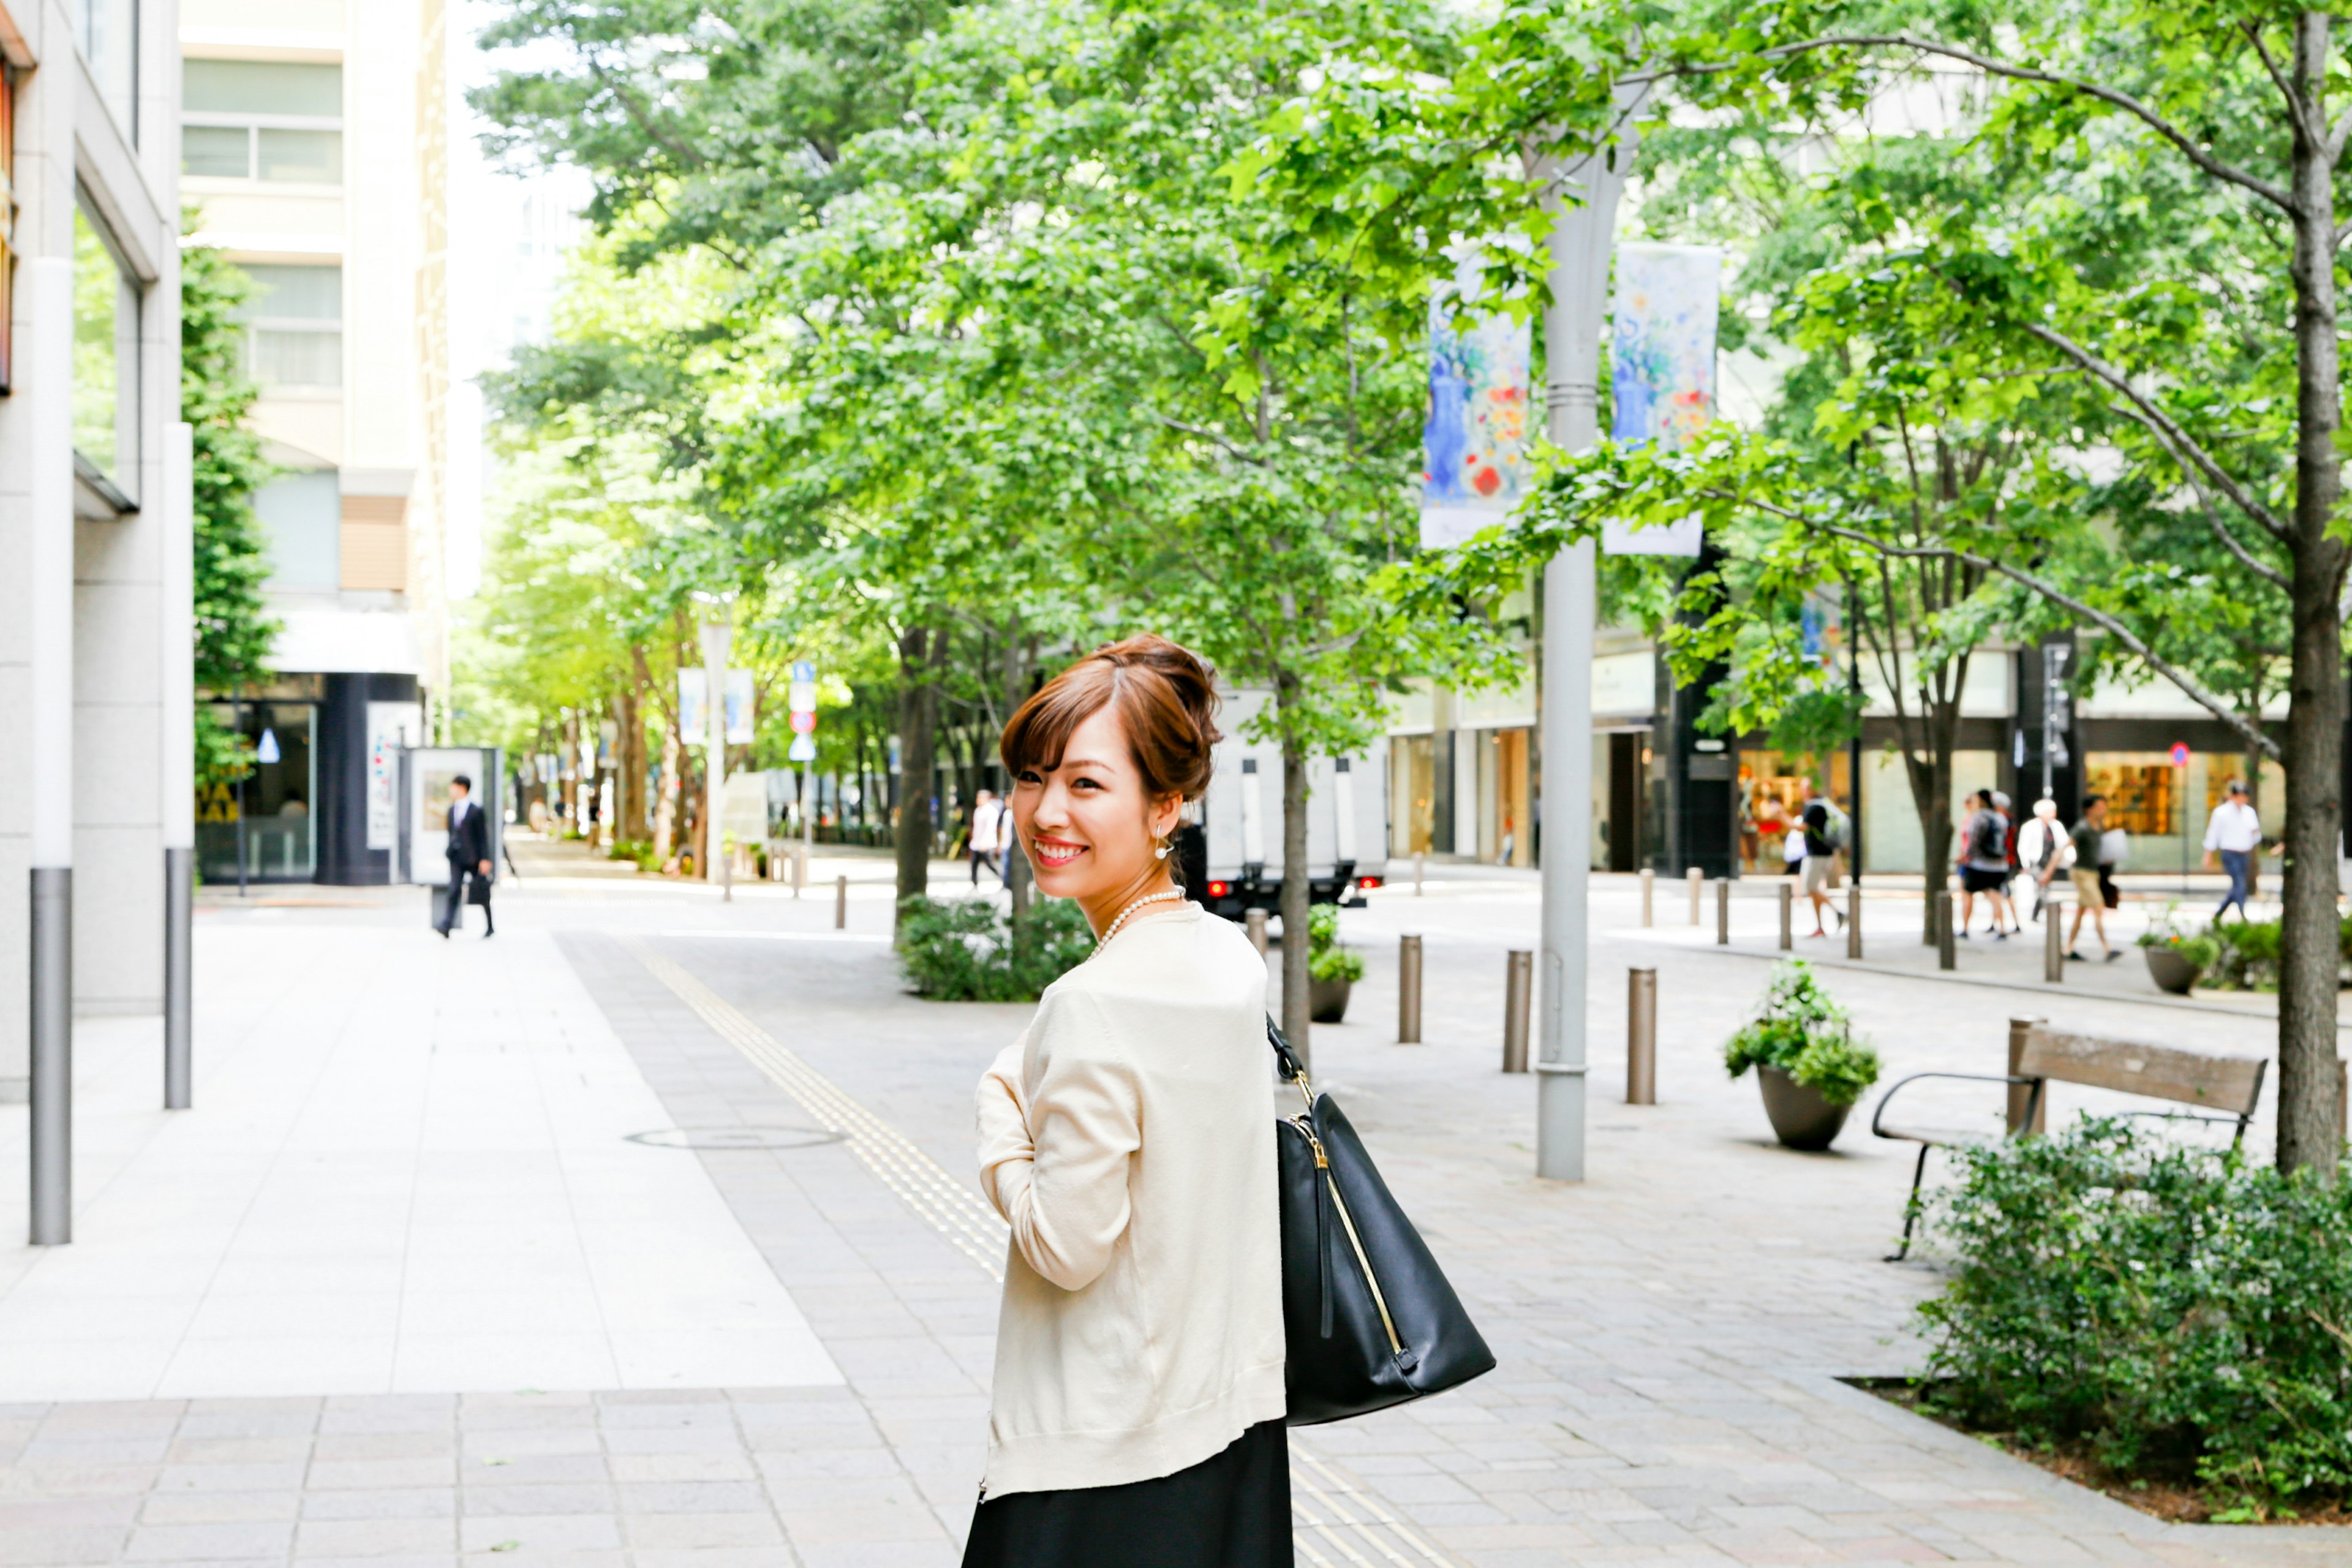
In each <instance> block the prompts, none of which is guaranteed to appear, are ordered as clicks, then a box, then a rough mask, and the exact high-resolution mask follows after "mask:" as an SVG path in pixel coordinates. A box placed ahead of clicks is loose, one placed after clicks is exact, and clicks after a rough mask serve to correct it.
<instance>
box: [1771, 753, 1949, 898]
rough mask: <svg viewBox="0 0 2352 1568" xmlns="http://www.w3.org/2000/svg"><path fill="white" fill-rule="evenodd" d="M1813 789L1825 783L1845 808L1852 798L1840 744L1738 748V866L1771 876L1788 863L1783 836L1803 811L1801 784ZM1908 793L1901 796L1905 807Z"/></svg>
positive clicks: (1849, 764) (1848, 761) (1849, 763)
mask: <svg viewBox="0 0 2352 1568" xmlns="http://www.w3.org/2000/svg"><path fill="white" fill-rule="evenodd" d="M1809 784H1810V785H1811V787H1812V789H1813V790H1814V792H1815V793H1816V794H1818V793H1819V792H1820V791H1821V790H1822V787H1823V785H1825V784H1826V785H1827V787H1828V791H1829V796H1830V799H1831V800H1832V801H1834V802H1838V803H1840V809H1841V810H1843V811H1846V812H1849V813H1850V812H1851V811H1852V809H1853V756H1852V754H1851V753H1850V752H1847V751H1846V750H1844V749H1843V748H1840V749H1839V750H1837V751H1834V752H1827V753H1824V754H1822V755H1819V756H1812V755H1807V754H1806V753H1803V752H1771V751H1749V750H1748V749H1746V748H1744V747H1743V748H1742V749H1741V751H1740V753H1739V790H1738V808H1739V865H1740V869H1742V870H1744V871H1749V872H1758V873H1761V874H1763V875H1765V876H1773V875H1777V874H1778V873H1779V872H1780V869H1781V868H1782V867H1784V866H1786V865H1787V864H1788V847H1789V835H1790V833H1791V832H1792V831H1794V830H1795V828H1796V827H1797V826H1798V825H1799V820H1800V818H1801V817H1802V816H1804V810H1805V800H1806V794H1805V790H1806V786H1807V785H1809ZM1909 799H1910V797H1909V796H1908V795H1905V797H1904V804H1905V806H1906V809H1907V807H1908V805H1909Z"/></svg>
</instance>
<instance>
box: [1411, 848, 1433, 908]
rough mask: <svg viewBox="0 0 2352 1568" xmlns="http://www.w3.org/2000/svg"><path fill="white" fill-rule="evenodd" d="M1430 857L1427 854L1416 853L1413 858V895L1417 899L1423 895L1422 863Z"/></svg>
mask: <svg viewBox="0 0 2352 1568" xmlns="http://www.w3.org/2000/svg"><path fill="white" fill-rule="evenodd" d="M1428 858H1429V857H1428V856H1426V855H1416V856H1414V857H1413V858H1412V896H1413V897H1414V898H1416V899H1417V898H1419V897H1421V864H1422V862H1423V861H1424V860H1426V859H1428Z"/></svg>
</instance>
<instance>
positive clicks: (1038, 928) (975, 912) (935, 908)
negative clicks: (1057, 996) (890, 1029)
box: [898, 897, 1095, 1002]
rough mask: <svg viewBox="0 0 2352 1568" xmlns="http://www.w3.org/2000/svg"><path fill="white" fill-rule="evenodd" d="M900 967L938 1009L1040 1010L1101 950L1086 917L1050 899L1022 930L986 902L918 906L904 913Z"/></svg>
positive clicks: (916, 902) (914, 902)
mask: <svg viewBox="0 0 2352 1568" xmlns="http://www.w3.org/2000/svg"><path fill="white" fill-rule="evenodd" d="M898 908H899V911H900V912H899V920H898V967H899V969H900V970H901V971H902V972H903V973H905V974H906V976H907V983H908V985H910V986H911V987H913V989H914V992H915V994H916V995H918V996H929V997H930V998H931V999H932V1000H934V1001H938V1002H1034V1001H1035V1000H1036V999H1037V997H1038V994H1039V993H1041V992H1043V991H1044V990H1045V987H1046V986H1048V985H1051V984H1053V983H1054V982H1055V980H1057V979H1059V978H1060V977H1061V975H1062V973H1063V972H1064V971H1066V970H1067V969H1069V968H1070V967H1071V966H1072V965H1074V964H1076V963H1080V962H1082V961H1083V960H1084V959H1085V958H1086V956H1087V954H1088V953H1090V952H1093V951H1094V950H1095V934H1094V931H1093V928H1091V927H1090V926H1088V925H1087V917H1086V912H1085V911H1084V910H1081V909H1079V908H1078V906H1077V905H1076V904H1075V903H1073V902H1071V901H1070V900H1066V899H1043V900H1038V901H1037V902H1036V903H1034V904H1033V905H1031V906H1030V910H1029V913H1028V914H1027V916H1025V917H1024V919H1022V920H1021V921H1017V922H1015V921H1012V920H1010V919H1008V918H1007V917H1006V915H1005V914H1004V912H1003V910H999V909H998V908H997V907H996V905H995V904H993V903H992V902H991V901H989V900H985V899H926V898H920V897H918V898H910V899H908V900H904V901H903V902H901V903H900V904H899V906H898Z"/></svg>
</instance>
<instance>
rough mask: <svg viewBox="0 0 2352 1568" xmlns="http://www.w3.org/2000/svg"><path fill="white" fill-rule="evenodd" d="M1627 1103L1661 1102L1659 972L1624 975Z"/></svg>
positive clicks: (1644, 971) (1641, 970)
mask: <svg viewBox="0 0 2352 1568" xmlns="http://www.w3.org/2000/svg"><path fill="white" fill-rule="evenodd" d="M1625 1103H1626V1104H1628V1105H1655V1104H1657V1103H1658V972H1657V971H1656V970H1654V969H1629V970H1627V971H1626V972H1625Z"/></svg>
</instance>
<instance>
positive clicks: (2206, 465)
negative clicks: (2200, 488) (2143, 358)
mask: <svg viewBox="0 0 2352 1568" xmlns="http://www.w3.org/2000/svg"><path fill="white" fill-rule="evenodd" d="M2021 325H2022V326H2023V327H2024V329H2025V331H2026V332H2027V333H2028V334H2029V335H2031V336H2032V337H2034V338H2038V339H2040V340H2041V341H2042V342H2045V343H2048V344H2049V345H2050V346H2051V347H2052V348H2054V349H2056V350H2057V351H2058V352H2059V353H2063V354H2064V355H2065V356H2066V357H2067V358H2068V359H2071V360H2073V361H2074V363H2076V364H2078V365H2081V366H2082V367H2083V368H2084V370H2085V371H2087V372H2089V373H2090V374H2092V375H2093V376H2094V377H2095V378H2097V379H2098V380H2100V381H2103V382H2105V383H2106V384H2107V385H2109V386H2111V387H2113V388H2114V389H2115V390H2116V392H2117V393H2118V394H2120V395H2122V396H2123V398H2124V399H2125V400H2126V402H2128V403H2129V404H2130V405H2132V406H2133V407H2134V408H2137V410H2139V412H2140V414H2141V416H2144V419H2143V422H2144V423H2146V424H2147V426H2149V427H2150V428H2152V429H2158V430H2161V431H2162V432H2163V433H2164V435H2165V436H2166V437H2167V438H2168V440H2169V442H2170V443H2171V445H2172V447H2174V448H2175V449H2176V451H2175V455H2176V456H2177V457H2179V458H2185V459H2187V461H2188V462H2189V465H2190V466H2191V467H2192V468H2196V469H2198V470H2200V472H2202V473H2203V474H2204V475H2205V477H2206V478H2207V479H2210V480H2212V481H2213V488H2214V489H2218V490H2220V491H2221V493H2222V494H2223V495H2225V496H2228V497H2229V498H2230V500H2231V504H2233V505H2235V506H2236V507H2237V509H2238V510H2240V511H2242V512H2244V513H2245V514H2246V515H2247V516H2248V517H2250V518H2252V519H2253V520H2254V521H2256V522H2258V523H2260V524H2261V525H2262V526H2263V529H2265V530H2266V531H2268V532H2269V533H2270V536H2271V537H2272V538H2273V539H2275V540H2277V541H2278V542H2280V543H2281V544H2287V545H2292V544H2293V543H2294V531H2292V530H2291V529H2289V528H2288V527H2287V525H2286V524H2285V523H2284V521H2280V519H2279V516H2278V514H2277V513H2276V512H2273V510H2271V509H2270V508H2268V507H2266V506H2264V505H2263V503H2262V502H2261V501H2260V500H2257V499H2256V498H2255V497H2254V495H2253V494H2252V492H2251V491H2249V490H2248V489H2246V488H2245V487H2244V486H2243V485H2242V484H2240V483H2239V482H2238V481H2237V480H2236V479H2234V478H2232V477H2231V475H2230V473H2229V472H2228V471H2227V470H2225V469H2224V468H2222V467H2221V464H2220V463H2218V462H2216V461H2215V460H2214V458H2213V455H2212V454H2211V453H2210V452H2208V451H2206V450H2205V448H2204V447H2201V446H2200V445H2198V443H2197V440H2196V438H2195V437H2192V436H2190V435H2189V432H2188V431H2186V430H2184V429H2182V428H2181V427H2180V425H2179V421H2177V420H2175V419H2174V418H2173V417H2172V416H2170V415H2169V414H2167V413H2166V412H2164V410H2163V409H2161V408H2158V406H2157V405H2156V404H2155V403H2154V402H2153V401H2152V400H2151V399H2149V398H2148V397H2147V395H2145V394H2144V393H2142V392H2141V391H2140V390H2139V389H2138V388H2137V387H2136V386H2134V385H2133V384H2131V378H2130V377H2129V376H2127V375H2126V374H2124V373H2123V371H2122V370H2121V369H2120V368H2119V367H2117V366H2116V365H2112V364H2109V363H2107V362H2106V361H2105V360H2103V359H2101V358H2100V357H2099V356H2098V355H2096V354H2095V353H2092V352H2091V351H2090V350H2088V349H2086V348H2084V346H2083V345H2082V344H2080V343H2078V342H2075V341H2074V339H2072V338H2070V337H2068V336H2067V335H2066V334H2065V333H2063V332H2060V331H2053V330H2052V329H2051V328H2048V327H2045V326H2043V325H2042V324H2041V323H2040V322H2038V321H2026V322H2022V323H2021Z"/></svg>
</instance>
